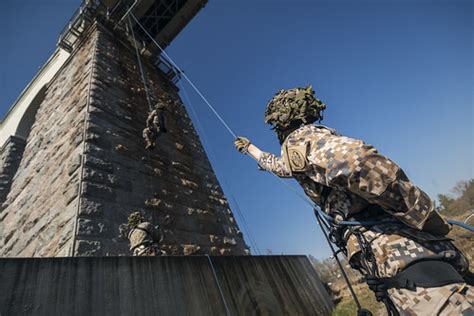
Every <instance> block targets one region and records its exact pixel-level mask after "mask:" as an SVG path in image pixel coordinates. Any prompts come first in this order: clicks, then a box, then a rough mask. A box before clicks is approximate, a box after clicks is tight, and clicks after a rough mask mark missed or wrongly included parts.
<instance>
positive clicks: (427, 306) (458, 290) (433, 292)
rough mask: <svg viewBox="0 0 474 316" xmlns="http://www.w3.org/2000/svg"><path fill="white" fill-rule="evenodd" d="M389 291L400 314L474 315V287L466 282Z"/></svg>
mask: <svg viewBox="0 0 474 316" xmlns="http://www.w3.org/2000/svg"><path fill="white" fill-rule="evenodd" d="M388 292H389V295H390V298H391V299H392V302H393V303H394V304H395V306H396V307H397V309H398V311H399V313H400V315H410V316H411V315H426V316H428V315H429V316H431V315H443V316H444V315H474V305H473V304H474V288H473V287H472V286H469V285H466V284H448V285H445V286H441V287H435V288H420V287H418V288H417V290H416V291H410V290H406V289H389V290H388Z"/></svg>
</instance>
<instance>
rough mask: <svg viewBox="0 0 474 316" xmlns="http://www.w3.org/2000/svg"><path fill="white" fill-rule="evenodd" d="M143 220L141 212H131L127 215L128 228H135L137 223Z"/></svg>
mask: <svg viewBox="0 0 474 316" xmlns="http://www.w3.org/2000/svg"><path fill="white" fill-rule="evenodd" d="M144 221H145V217H143V215H142V213H141V212H133V213H132V214H130V215H128V224H127V226H128V227H129V228H135V227H137V225H138V224H140V223H143V222H144Z"/></svg>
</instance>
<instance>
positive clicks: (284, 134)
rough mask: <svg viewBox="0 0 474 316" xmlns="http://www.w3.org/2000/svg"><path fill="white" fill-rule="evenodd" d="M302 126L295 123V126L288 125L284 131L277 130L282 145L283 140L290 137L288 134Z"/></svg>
mask: <svg viewBox="0 0 474 316" xmlns="http://www.w3.org/2000/svg"><path fill="white" fill-rule="evenodd" d="M300 127H301V125H295V126H292V127H288V128H287V129H285V130H282V131H280V130H277V131H276V133H277V136H278V140H279V141H280V145H283V142H284V141H285V139H286V138H287V137H288V135H290V134H291V133H293V132H294V131H296V130H297V129H298V128H300Z"/></svg>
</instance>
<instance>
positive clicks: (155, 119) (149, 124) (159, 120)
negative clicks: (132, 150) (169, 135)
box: [143, 101, 166, 150]
mask: <svg viewBox="0 0 474 316" xmlns="http://www.w3.org/2000/svg"><path fill="white" fill-rule="evenodd" d="M165 108H166V105H165V103H164V102H161V101H160V102H158V103H157V104H156V105H155V108H154V109H153V110H152V111H151V112H150V113H149V114H148V117H147V119H146V127H145V129H144V130H143V138H144V139H145V149H150V150H151V149H153V148H155V146H156V139H157V138H158V136H159V135H160V134H161V133H166V128H165V120H164V115H163V111H164V109H165Z"/></svg>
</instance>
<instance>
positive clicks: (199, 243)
mask: <svg viewBox="0 0 474 316" xmlns="http://www.w3.org/2000/svg"><path fill="white" fill-rule="evenodd" d="M143 62H144V65H145V68H146V77H147V82H148V84H149V86H150V88H151V95H152V97H153V98H154V99H155V100H156V99H157V97H159V96H160V95H162V94H163V93H164V92H166V93H168V94H170V95H171V96H172V97H173V98H174V100H175V104H174V105H172V106H170V107H169V108H168V109H167V111H166V113H165V119H166V123H167V128H168V133H166V134H164V135H162V136H160V138H159V140H158V146H157V148H155V149H154V150H153V151H146V150H145V149H144V142H143V139H142V130H143V128H144V127H145V119H146V116H147V111H148V105H147V103H146V98H145V93H144V89H143V84H142V82H141V80H140V74H139V71H138V65H137V60H136V57H135V55H134V51H133V50H132V48H131V47H130V45H129V44H125V42H123V41H122V40H121V36H120V34H113V33H112V32H111V31H110V30H109V29H107V28H105V27H102V26H100V25H96V26H94V27H93V29H92V30H91V31H90V32H89V34H88V35H87V36H86V38H85V39H84V40H83V43H82V45H79V47H78V48H77V50H76V51H75V52H73V54H72V56H71V57H70V59H69V60H68V61H67V63H66V64H65V66H64V67H63V68H62V69H61V70H60V71H59V72H58V75H57V76H56V77H55V78H54V79H53V80H52V82H51V84H50V85H49V86H48V87H47V90H46V91H45V98H44V100H43V102H42V103H41V104H40V106H39V110H38V112H37V114H36V122H35V123H34V125H33V127H32V130H31V132H30V135H29V137H28V140H27V145H26V149H25V152H24V156H23V159H22V161H21V163H20V166H19V169H18V172H17V176H16V177H15V180H14V181H13V184H12V187H11V190H10V192H9V194H8V196H7V199H6V207H5V209H4V211H3V213H2V215H1V216H2V218H3V221H4V231H3V240H4V244H3V245H0V255H3V256H64V255H71V254H72V255H80V256H82V255H85V256H108V255H129V254H130V251H129V250H128V241H127V240H126V238H125V236H124V230H123V225H124V223H126V218H127V216H128V214H129V213H130V212H131V211H133V210H141V211H143V212H144V213H145V215H146V217H147V218H148V219H149V220H150V221H152V222H153V223H154V224H159V225H160V226H161V228H162V233H163V241H162V245H163V248H164V250H165V251H167V252H168V253H169V254H199V253H209V254H220V255H228V254H234V255H235V254H245V253H246V251H247V246H246V245H245V243H244V240H243V238H242V233H241V232H240V230H239V228H238V226H237V223H236V222H235V219H234V217H233V215H232V212H231V210H230V209H229V205H228V203H227V200H226V199H225V197H224V195H223V192H222V190H221V188H220V185H219V183H218V181H217V179H216V177H215V175H214V173H213V171H212V168H211V165H210V163H209V161H208V159H207V156H206V154H205V152H204V150H203V148H202V145H201V143H200V140H199V137H198V136H197V134H196V132H195V130H194V127H193V125H192V122H191V121H190V119H189V117H188V115H187V113H186V110H185V108H184V106H183V104H182V103H181V100H180V99H179V97H178V94H177V89H176V87H175V86H174V85H173V84H172V83H171V82H170V81H169V80H167V79H166V78H164V77H162V76H161V75H160V73H159V72H158V71H157V70H156V69H154V68H153V66H151V65H150V64H148V63H147V61H146V60H143Z"/></svg>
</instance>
